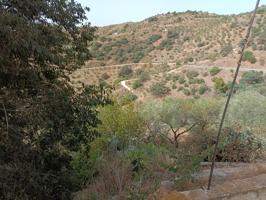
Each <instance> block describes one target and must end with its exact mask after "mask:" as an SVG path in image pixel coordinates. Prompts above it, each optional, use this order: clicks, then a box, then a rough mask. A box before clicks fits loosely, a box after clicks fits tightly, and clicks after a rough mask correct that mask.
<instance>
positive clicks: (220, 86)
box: [213, 77, 228, 93]
mask: <svg viewBox="0 0 266 200" xmlns="http://www.w3.org/2000/svg"><path fill="white" fill-rule="evenodd" d="M213 82H214V88H215V90H216V91H217V92H220V93H226V91H227V90H228V86H227V84H226V83H225V82H224V80H223V79H222V78H217V77H215V78H214V79H213Z"/></svg>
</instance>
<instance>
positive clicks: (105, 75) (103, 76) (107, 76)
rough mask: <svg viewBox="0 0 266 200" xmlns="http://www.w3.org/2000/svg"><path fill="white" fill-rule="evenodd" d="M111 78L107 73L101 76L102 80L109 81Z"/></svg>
mask: <svg viewBox="0 0 266 200" xmlns="http://www.w3.org/2000/svg"><path fill="white" fill-rule="evenodd" d="M109 78H110V76H109V74H107V73H103V74H102V75H101V79H102V80H107V79H109Z"/></svg>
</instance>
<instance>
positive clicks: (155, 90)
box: [150, 82, 170, 97]
mask: <svg viewBox="0 0 266 200" xmlns="http://www.w3.org/2000/svg"><path fill="white" fill-rule="evenodd" d="M150 91H151V93H152V94H153V95H154V96H158V97H163V96H165V95H167V94H168V93H169V92H170V89H169V88H168V87H166V86H165V84H163V83H161V82H160V83H154V84H153V85H152V86H151V87H150Z"/></svg>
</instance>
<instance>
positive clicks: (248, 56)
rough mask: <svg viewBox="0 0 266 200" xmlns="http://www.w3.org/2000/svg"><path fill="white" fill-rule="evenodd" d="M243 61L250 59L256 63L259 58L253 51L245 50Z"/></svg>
mask: <svg viewBox="0 0 266 200" xmlns="http://www.w3.org/2000/svg"><path fill="white" fill-rule="evenodd" d="M243 61H249V62H250V63H252V64H254V63H256V62H257V59H256V57H255V56H254V54H253V52H252V51H245V52H244V55H243Z"/></svg>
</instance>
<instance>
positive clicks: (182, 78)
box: [178, 76, 186, 84]
mask: <svg viewBox="0 0 266 200" xmlns="http://www.w3.org/2000/svg"><path fill="white" fill-rule="evenodd" d="M178 82H179V83H180V84H183V83H185V82H186V79H185V78H184V77H183V76H180V77H179V79H178Z"/></svg>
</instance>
